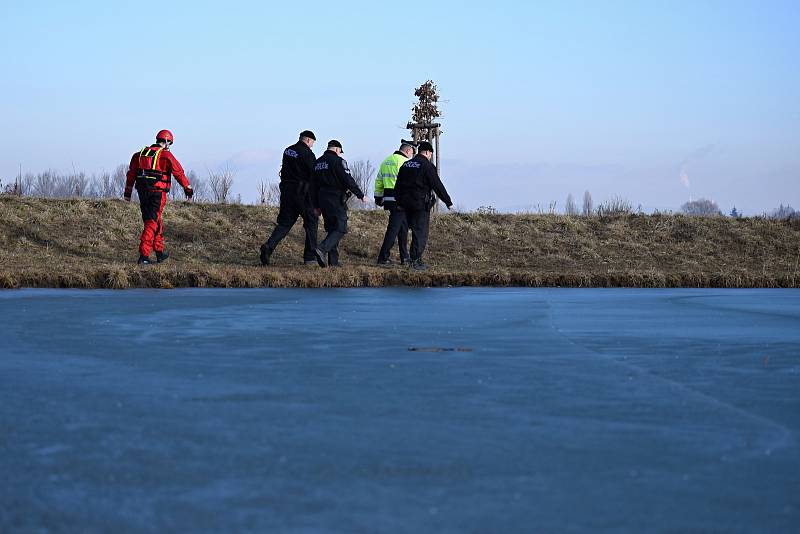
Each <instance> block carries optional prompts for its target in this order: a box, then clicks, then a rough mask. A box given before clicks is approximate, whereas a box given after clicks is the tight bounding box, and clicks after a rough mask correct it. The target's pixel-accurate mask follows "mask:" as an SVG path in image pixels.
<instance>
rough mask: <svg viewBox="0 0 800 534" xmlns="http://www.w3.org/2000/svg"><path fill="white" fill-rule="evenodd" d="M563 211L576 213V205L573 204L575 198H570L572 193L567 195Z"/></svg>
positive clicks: (569, 213)
mask: <svg viewBox="0 0 800 534" xmlns="http://www.w3.org/2000/svg"><path fill="white" fill-rule="evenodd" d="M564 213H566V214H567V215H577V214H578V206H576V205H575V199H574V198H572V193H570V194H569V195H567V203H566V204H565V205H564Z"/></svg>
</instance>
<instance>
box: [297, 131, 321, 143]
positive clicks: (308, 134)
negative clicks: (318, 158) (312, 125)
mask: <svg viewBox="0 0 800 534" xmlns="http://www.w3.org/2000/svg"><path fill="white" fill-rule="evenodd" d="M300 137H308V138H309V139H313V140H314V141H316V140H317V136H316V135H314V132H312V131H311V130H303V131H302V132H300Z"/></svg>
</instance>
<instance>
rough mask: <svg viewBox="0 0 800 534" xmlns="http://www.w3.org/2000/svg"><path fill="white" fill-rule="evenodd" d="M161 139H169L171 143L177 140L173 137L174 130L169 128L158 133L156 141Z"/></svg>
mask: <svg viewBox="0 0 800 534" xmlns="http://www.w3.org/2000/svg"><path fill="white" fill-rule="evenodd" d="M161 139H163V140H164V141H169V142H170V143H174V142H175V138H174V137H172V132H170V131H169V130H161V131H160V132H158V133H157V134H156V141H160V140H161Z"/></svg>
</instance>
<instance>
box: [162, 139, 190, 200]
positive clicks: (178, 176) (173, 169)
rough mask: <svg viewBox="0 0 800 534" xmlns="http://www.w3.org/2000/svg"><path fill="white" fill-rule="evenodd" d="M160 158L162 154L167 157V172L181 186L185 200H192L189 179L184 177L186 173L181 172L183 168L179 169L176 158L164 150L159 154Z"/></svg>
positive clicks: (179, 165)
mask: <svg viewBox="0 0 800 534" xmlns="http://www.w3.org/2000/svg"><path fill="white" fill-rule="evenodd" d="M161 154H162V157H163V156H164V154H166V156H167V161H168V162H169V172H170V173H171V174H172V176H174V177H175V180H177V181H178V183H179V184H181V187H182V188H183V192H184V193H185V194H186V198H187V200H191V199H192V195H194V190H193V189H192V185H191V184H190V183H189V179H188V178H187V177H186V173H185V172H183V167H181V164H180V162H179V161H178V158H176V157H175V156H174V155H173V154H172V152H167V151H166V150H165V151H164V152H162V153H161Z"/></svg>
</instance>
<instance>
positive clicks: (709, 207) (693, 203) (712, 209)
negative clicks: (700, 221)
mask: <svg viewBox="0 0 800 534" xmlns="http://www.w3.org/2000/svg"><path fill="white" fill-rule="evenodd" d="M681 213H684V214H686V215H696V216H699V217H711V216H714V215H722V212H721V211H720V209H719V206H717V203H716V202H714V201H713V200H708V199H706V198H700V199H697V200H690V201H689V202H686V203H685V204H684V205H683V206H681Z"/></svg>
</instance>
